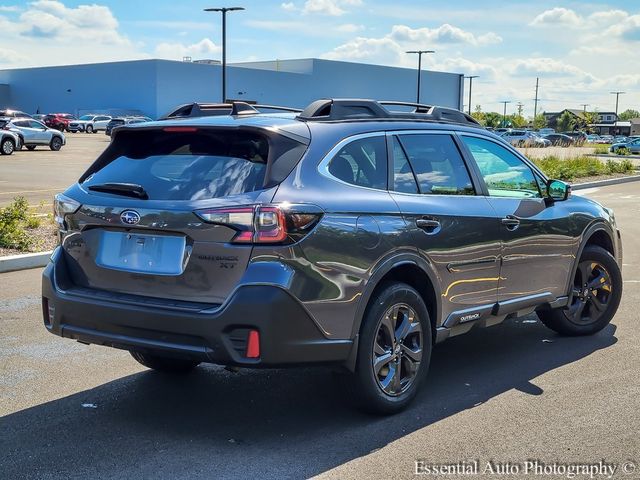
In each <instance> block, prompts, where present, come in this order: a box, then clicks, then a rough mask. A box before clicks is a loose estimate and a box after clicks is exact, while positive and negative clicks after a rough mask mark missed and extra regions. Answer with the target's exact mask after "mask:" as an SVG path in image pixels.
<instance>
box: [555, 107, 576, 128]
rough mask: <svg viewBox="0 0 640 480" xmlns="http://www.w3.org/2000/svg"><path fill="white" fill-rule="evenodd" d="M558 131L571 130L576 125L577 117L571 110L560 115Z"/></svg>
mask: <svg viewBox="0 0 640 480" xmlns="http://www.w3.org/2000/svg"><path fill="white" fill-rule="evenodd" d="M557 124H558V131H560V132H570V131H571V130H573V127H575V125H576V119H575V118H574V116H573V115H572V114H571V113H570V112H564V113H563V114H562V115H560V117H558V123H557Z"/></svg>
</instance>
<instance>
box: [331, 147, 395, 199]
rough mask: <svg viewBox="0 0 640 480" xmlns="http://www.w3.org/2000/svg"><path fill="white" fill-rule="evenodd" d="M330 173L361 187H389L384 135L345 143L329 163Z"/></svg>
mask: <svg viewBox="0 0 640 480" xmlns="http://www.w3.org/2000/svg"><path fill="white" fill-rule="evenodd" d="M329 173H331V175H333V176H334V177H336V178H337V179H339V180H342V181H343V182H346V183H350V184H351V185H358V186H360V187H368V188H379V189H381V190H386V189H387V147H386V142H385V138H384V136H377V137H369V138H362V139H360V140H354V141H353V142H351V143H348V144H347V145H345V146H344V147H343V148H342V150H340V151H339V152H338V153H337V154H336V156H335V157H333V159H331V163H329Z"/></svg>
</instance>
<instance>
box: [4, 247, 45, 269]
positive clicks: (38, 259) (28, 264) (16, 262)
mask: <svg viewBox="0 0 640 480" xmlns="http://www.w3.org/2000/svg"><path fill="white" fill-rule="evenodd" d="M52 253H53V252H52V251H49V252H37V253H25V254H22V255H9V256H6V257H0V273H5V272H14V271H17V270H27V269H29V268H40V267H44V266H46V265H47V263H49V258H50V257H51V254H52Z"/></svg>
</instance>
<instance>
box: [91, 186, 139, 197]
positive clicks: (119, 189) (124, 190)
mask: <svg viewBox="0 0 640 480" xmlns="http://www.w3.org/2000/svg"><path fill="white" fill-rule="evenodd" d="M88 188H89V190H92V191H94V192H103V193H113V194H114V195H123V196H125V197H133V198H139V199H140V200H148V199H149V194H148V193H147V192H146V190H145V189H144V187H143V186H142V185H138V184H137V183H99V184H97V185H90V186H89V187H88Z"/></svg>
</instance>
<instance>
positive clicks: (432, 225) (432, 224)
mask: <svg viewBox="0 0 640 480" xmlns="http://www.w3.org/2000/svg"><path fill="white" fill-rule="evenodd" d="M416 225H417V227H418V228H420V229H421V230H424V232H425V233H428V234H429V235H433V234H435V233H438V232H439V231H440V222H439V221H437V220H433V219H430V218H419V219H418V220H416Z"/></svg>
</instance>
